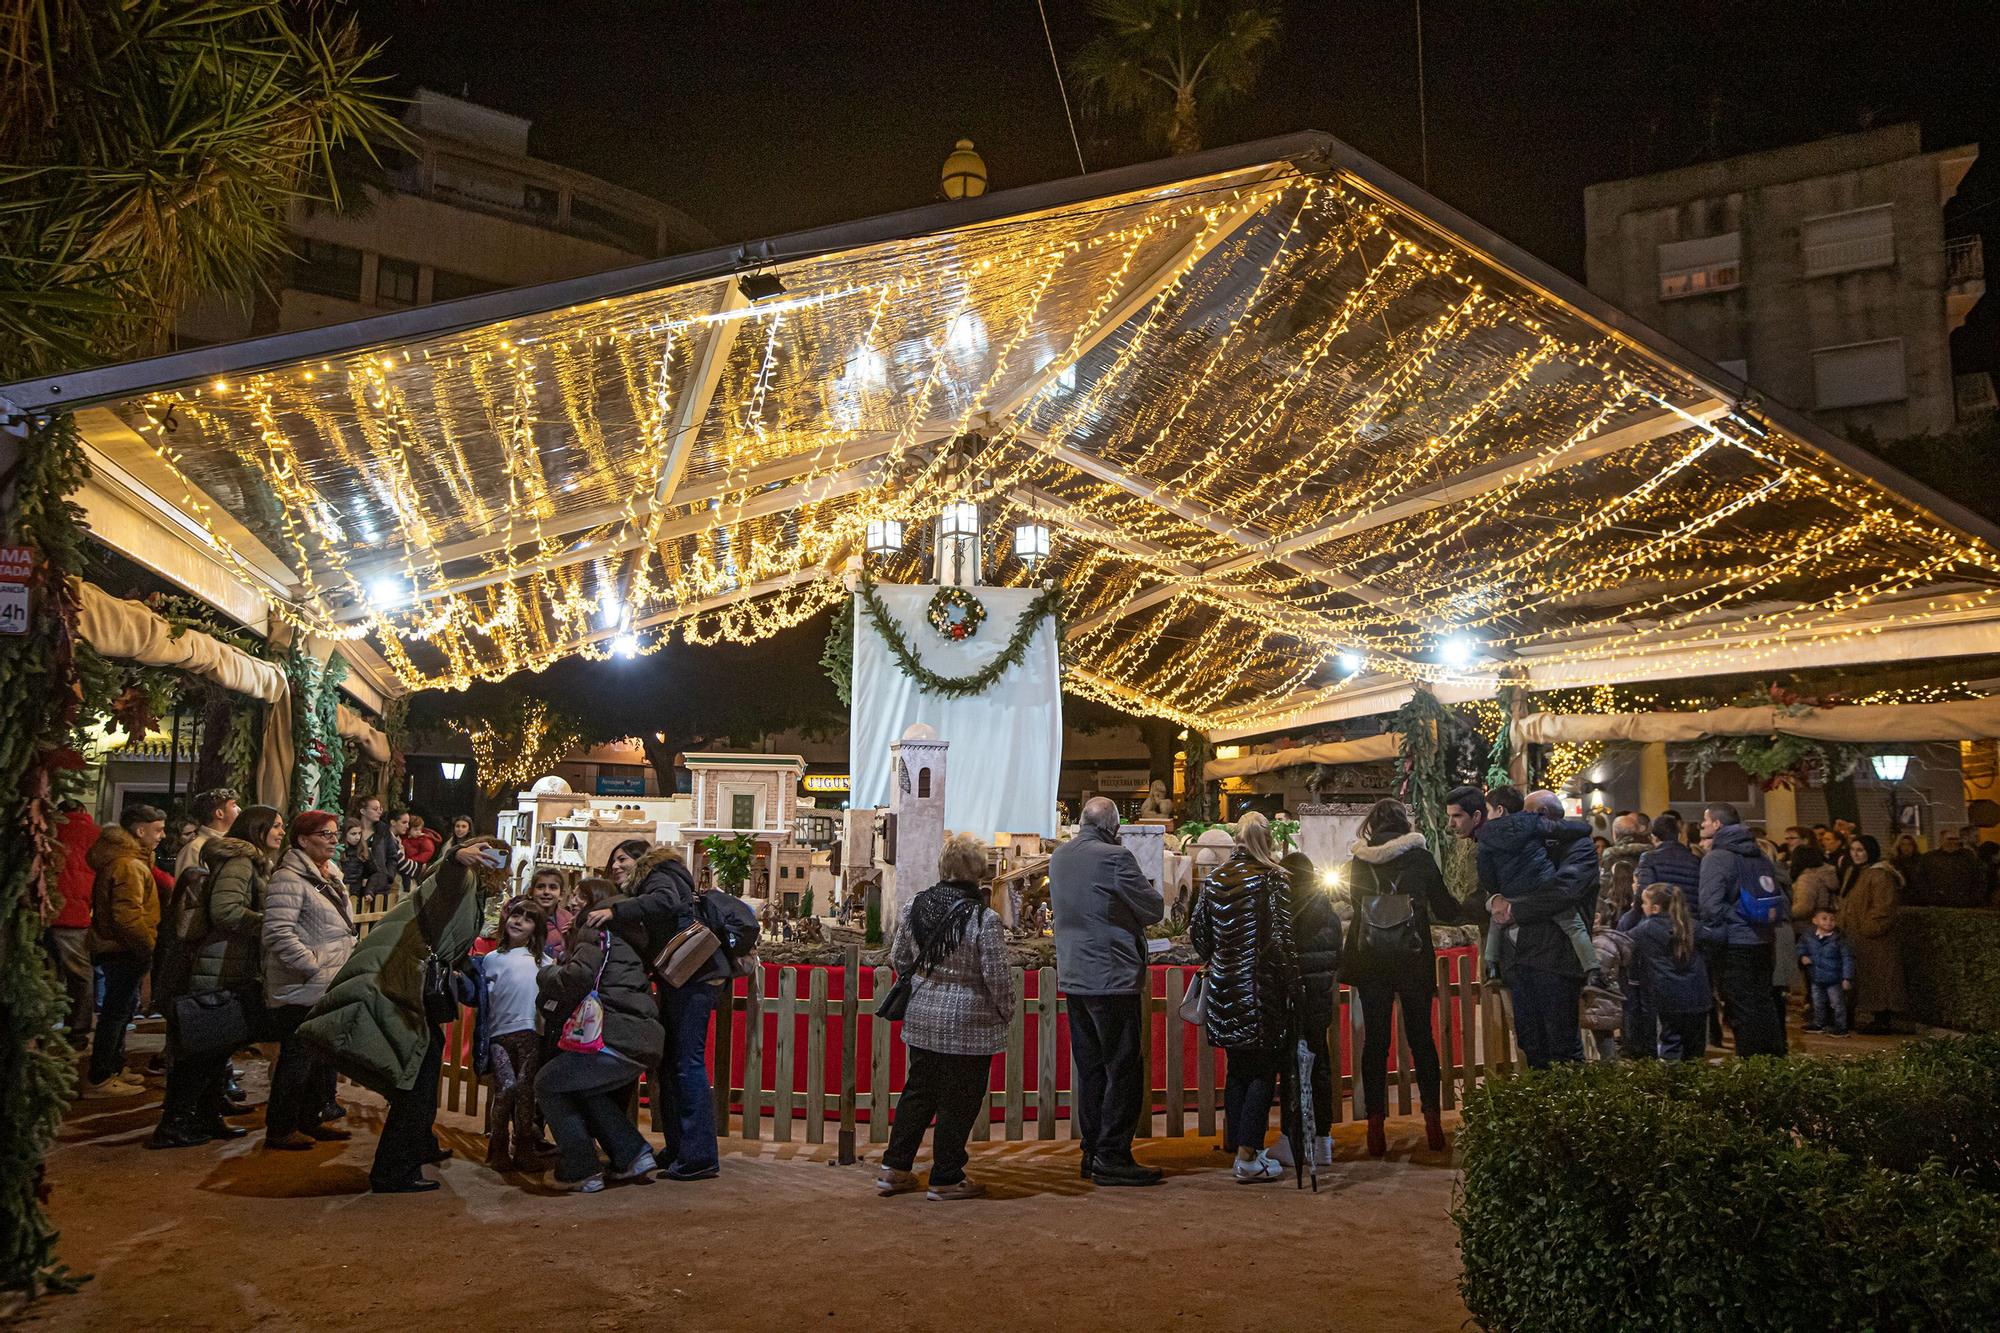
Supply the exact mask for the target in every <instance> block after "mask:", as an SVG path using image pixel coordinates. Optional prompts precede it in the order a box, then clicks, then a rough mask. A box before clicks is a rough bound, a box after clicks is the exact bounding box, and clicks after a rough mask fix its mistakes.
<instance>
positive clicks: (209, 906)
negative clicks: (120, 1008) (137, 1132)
mask: <svg viewBox="0 0 2000 1333" xmlns="http://www.w3.org/2000/svg"><path fill="white" fill-rule="evenodd" d="M284 838H285V821H284V817H283V816H281V815H280V814H279V813H278V812H277V811H276V810H274V809H273V808H271V807H270V806H268V805H253V806H251V807H249V808H248V809H246V810H244V811H243V812H241V813H240V814H238V815H237V816H236V822H235V823H234V824H231V825H230V826H229V832H228V834H227V835H225V836H223V837H219V838H210V839H209V840H208V841H207V842H206V843H205V844H203V846H202V849H201V860H202V867H203V869H204V871H205V872H206V873H205V877H204V879H203V880H202V882H201V884H200V885H199V887H198V888H197V887H196V886H194V885H190V886H189V889H190V900H189V902H188V905H187V909H186V910H185V911H183V912H181V913H180V914H179V917H180V923H179V924H180V931H181V935H180V944H179V947H180V948H181V949H183V950H185V951H186V961H187V984H186V993H188V994H190V995H200V994H205V993H208V992H211V991H230V992H233V993H235V994H236V995H237V996H238V997H239V998H240V1000H241V1002H242V1005H243V1009H244V1012H245V1014H246V1016H247V1017H248V1018H249V1020H250V1030H251V1031H252V1032H253V1033H256V1032H259V1031H260V1030H261V1028H262V1018H261V1014H262V1011H263V1007H264V1006H263V998H264V997H263V994H262V987H261V985H260V983H259V982H258V979H257V973H258V960H259V944H258V941H259V938H260V937H261V936H262V934H263V930H264V899H265V888H266V884H267V881H268V880H269V877H270V874H271V868H272V866H273V864H274V863H275V862H276V861H277V859H278V851H279V849H280V848H282V847H283V846H284ZM232 1054H234V1052H231V1051H216V1052H212V1053H203V1054H200V1055H189V1054H186V1053H185V1052H180V1053H177V1055H176V1058H175V1060H174V1063H173V1067H172V1068H171V1069H169V1070H168V1071H167V1091H166V1097H165V1099H164V1104H163V1105H162V1107H161V1109H160V1123H159V1127H158V1128H157V1129H155V1130H154V1131H153V1138H152V1146H154V1147H156V1148H185V1147H190V1146H192V1145H194V1144H197V1143H206V1142H208V1141H209V1140H210V1139H234V1138H241V1137H242V1136H243V1134H244V1133H245V1132H246V1131H244V1130H241V1129H236V1128H234V1127H233V1126H230V1125H227V1124H225V1123H224V1122H223V1119H222V1115H223V1094H224V1092H225V1090H226V1088H227V1086H228V1083H229V1057H230V1056H231V1055H232Z"/></svg>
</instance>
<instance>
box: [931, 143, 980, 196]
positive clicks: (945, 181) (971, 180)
mask: <svg viewBox="0 0 2000 1333" xmlns="http://www.w3.org/2000/svg"><path fill="white" fill-rule="evenodd" d="M938 174H939V183H940V184H941V185H942V186H943V189H944V197H945V198H947V199H977V198H978V197H979V196H980V195H982V194H985V193H986V159H985V158H983V157H981V156H980V155H979V152H978V150H977V149H975V148H973V146H972V140H970V139H960V140H959V141H958V143H957V145H956V146H955V147H953V149H952V150H951V155H950V156H949V157H947V158H945V160H944V170H943V171H941V172H939V173H938Z"/></svg>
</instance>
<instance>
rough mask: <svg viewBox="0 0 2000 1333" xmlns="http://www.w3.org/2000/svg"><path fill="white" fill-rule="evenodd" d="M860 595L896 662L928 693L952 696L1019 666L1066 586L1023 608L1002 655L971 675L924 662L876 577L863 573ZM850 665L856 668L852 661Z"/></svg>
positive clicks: (959, 696)
mask: <svg viewBox="0 0 2000 1333" xmlns="http://www.w3.org/2000/svg"><path fill="white" fill-rule="evenodd" d="M856 595H857V596H858V597H859V598H860V599H861V605H862V607H863V608H864V609H866V611H867V612H868V621H869V623H870V624H872V625H873V626H874V627H875V632H876V633H877V634H880V635H881V636H882V641H883V642H884V643H886V644H888V645H889V651H890V652H892V653H894V654H895V655H896V664H897V665H898V666H900V667H901V668H902V669H903V674H904V675H906V676H908V677H909V678H910V679H911V680H914V681H915V682H917V688H918V689H920V690H922V691H923V692H924V693H926V694H941V695H943V696H945V697H946V698H948V699H962V698H965V697H967V696H968V695H974V694H980V693H983V692H984V691H985V690H986V689H987V688H988V687H989V686H991V685H992V684H993V682H994V681H996V680H998V679H1000V677H1002V676H1004V675H1006V674H1007V672H1008V671H1010V670H1012V669H1013V668H1014V667H1017V666H1019V665H1020V664H1021V659H1022V658H1024V657H1026V656H1027V655H1028V644H1029V642H1030V641H1031V640H1033V638H1034V637H1035V631H1036V630H1038V629H1039V628H1041V624H1042V620H1043V618H1044V617H1057V616H1059V615H1060V612H1061V609H1062V589H1061V588H1060V587H1057V586H1056V585H1054V584H1051V585H1050V586H1048V587H1047V588H1044V589H1043V590H1042V591H1041V594H1040V595H1039V596H1037V597H1036V598H1035V600H1033V601H1032V602H1029V603H1028V605H1027V608H1026V609H1025V610H1023V611H1022V612H1021V618H1020V619H1019V620H1016V621H1015V622H1014V634H1013V637H1012V638H1010V639H1008V640H1007V646H1006V647H1004V648H1002V649H1001V650H1000V655H999V656H998V657H996V658H994V659H993V660H992V661H991V662H988V663H987V664H986V665H985V666H983V667H981V668H980V669H979V670H977V671H975V672H973V673H972V674H971V675H969V676H940V675H939V674H938V673H937V672H935V671H933V670H931V669H930V668H929V667H927V666H925V665H924V664H923V661H922V659H920V658H919V657H918V656H917V654H916V652H915V651H914V650H913V649H912V648H911V647H910V645H909V642H908V640H906V639H904V637H903V631H902V627H901V626H899V625H897V624H896V617H895V616H893V615H891V614H890V613H889V608H888V607H887V606H886V605H884V603H883V601H882V598H881V596H880V595H879V594H878V593H877V592H876V591H875V580H874V579H872V578H869V577H867V576H866V575H863V576H862V579H861V584H860V586H859V587H858V588H857V589H856ZM1058 631H1060V626H1058ZM849 669H850V670H852V665H851V661H850V667H849Z"/></svg>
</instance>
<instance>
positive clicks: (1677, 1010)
mask: <svg viewBox="0 0 2000 1333" xmlns="http://www.w3.org/2000/svg"><path fill="white" fill-rule="evenodd" d="M1709 933H1710V932H1709V931H1708V929H1707V928H1706V927H1703V926H1697V927H1696V928H1695V945H1696V948H1695V949H1694V951H1693V952H1692V953H1690V954H1689V955H1688V960H1687V965H1686V966H1682V965H1681V964H1680V963H1678V962H1676V961H1675V960H1674V928H1673V925H1672V923H1671V922H1669V921H1668V920H1667V917H1666V914H1665V913H1664V912H1663V913H1661V914H1660V915H1658V916H1648V917H1641V918H1640V919H1639V922H1638V924H1637V925H1635V926H1633V927H1632V929H1631V930H1630V931H1628V932H1627V934H1629V935H1630V936H1631V938H1632V968H1631V972H1630V976H1631V978H1632V984H1633V985H1634V986H1635V987H1637V988H1638V989H1639V990H1641V991H1643V992H1644V993H1645V996H1646V1000H1647V1003H1648V1004H1649V1005H1651V1007H1652V1010H1653V1012H1654V1013H1656V1014H1674V1015H1677V1014H1705V1013H1707V1012H1708V1011H1709V1008H1710V1007H1711V1005H1712V1004H1713V1003H1714V1000H1713V996H1712V992H1711V988H1710V986H1709V984H1708V964H1707V963H1705V962H1703V961H1702V956H1701V948H1700V946H1701V945H1703V944H1707V943H1709Z"/></svg>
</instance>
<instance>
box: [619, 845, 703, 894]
mask: <svg viewBox="0 0 2000 1333" xmlns="http://www.w3.org/2000/svg"><path fill="white" fill-rule="evenodd" d="M669 862H671V863H673V864H674V865H675V866H677V867H679V869H680V872H681V874H682V875H684V876H686V877H687V881H688V883H689V884H693V883H694V876H693V875H692V874H689V872H688V868H687V859H686V858H685V857H683V856H682V855H681V849H680V848H678V847H671V846H669V847H655V848H654V849H653V850H652V851H650V852H647V853H646V854H645V855H644V856H642V857H640V858H639V864H638V865H637V866H636V867H635V868H634V869H633V871H632V883H631V885H630V886H629V887H628V888H626V889H625V890H624V892H625V893H626V894H628V895H629V894H635V893H637V892H638V891H639V886H640V885H641V884H644V883H645V882H646V876H648V875H650V874H652V873H653V872H654V871H655V870H658V869H659V868H660V867H661V866H663V865H666V864H668V863H669ZM669 873H672V872H669Z"/></svg>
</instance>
